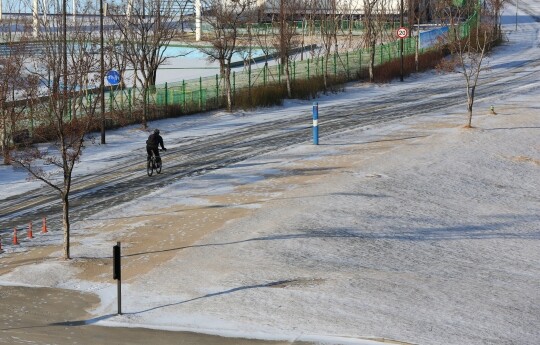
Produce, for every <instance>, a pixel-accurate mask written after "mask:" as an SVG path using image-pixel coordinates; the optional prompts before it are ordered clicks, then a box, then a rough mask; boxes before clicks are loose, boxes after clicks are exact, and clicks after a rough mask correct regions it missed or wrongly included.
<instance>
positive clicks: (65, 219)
mask: <svg viewBox="0 0 540 345" xmlns="http://www.w3.org/2000/svg"><path fill="white" fill-rule="evenodd" d="M62 211H63V212H62V228H63V230H64V259H65V260H69V259H70V258H71V257H70V252H69V232H70V225H69V199H68V193H65V192H64V193H62Z"/></svg>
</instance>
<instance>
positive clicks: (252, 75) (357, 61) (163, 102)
mask: <svg viewBox="0 0 540 345" xmlns="http://www.w3.org/2000/svg"><path fill="white" fill-rule="evenodd" d="M477 20H478V16H477V15H476V14H475V15H473V16H471V17H470V18H469V19H468V20H467V21H466V22H465V23H463V24H462V25H460V27H459V34H460V35H461V36H462V37H465V36H466V35H468V34H469V32H470V28H471V27H474V26H475V25H476V22H477ZM320 24H321V23H320V22H316V23H314V24H313V25H314V26H317V25H319V26H320ZM299 25H300V27H301V22H300V23H299ZM343 25H345V26H346V27H349V26H351V25H352V26H353V27H355V28H357V29H358V28H360V29H361V26H362V25H361V23H360V22H357V21H353V22H350V23H349V22H347V23H345V22H344V23H343ZM390 25H393V24H390ZM259 26H260V27H262V28H268V29H271V27H269V26H268V25H267V24H259ZM414 53H415V38H412V37H409V38H406V39H404V49H403V54H404V55H405V56H407V55H412V54H414ZM369 56H370V51H369V50H367V49H356V50H351V51H347V52H343V53H339V54H338V53H333V54H331V55H329V56H316V57H310V58H306V59H304V60H302V61H293V62H292V63H291V66H290V74H291V78H292V79H293V80H298V79H304V80H309V79H310V78H315V77H320V76H322V75H323V74H325V73H326V75H328V76H332V75H333V76H344V77H345V78H346V79H347V80H351V79H354V78H355V77H356V74H357V72H358V71H361V70H362V69H363V68H366V67H367V66H368V64H369ZM399 58H400V41H399V40H395V41H392V42H388V43H385V44H380V45H378V46H377V47H376V48H375V64H376V65H377V64H384V63H386V62H388V61H392V60H394V59H399ZM230 79H231V88H232V90H231V91H232V93H233V95H234V94H235V93H236V92H238V91H240V90H242V89H247V88H254V87H258V86H264V85H268V84H275V83H283V82H285V76H284V69H283V68H282V66H280V65H279V64H278V65H268V64H264V63H263V67H261V68H256V69H249V68H247V67H246V68H244V69H243V70H241V71H235V72H232V73H231V77H230ZM143 91H144V89H143V88H136V87H133V88H123V89H119V88H108V89H106V90H105V101H106V106H105V111H106V115H105V117H107V118H108V120H109V122H108V123H110V124H112V125H121V124H126V123H136V122H139V121H140V114H141V113H142V109H143V105H144V104H145V102H144V99H143V97H144V94H145V92H143ZM225 94H226V89H225V80H224V78H222V77H221V76H219V75H214V76H210V77H200V78H197V79H189V80H182V81H178V82H173V83H165V84H160V85H156V86H154V87H151V88H149V89H148V91H147V92H146V97H147V99H146V104H147V107H148V108H147V110H148V112H147V113H148V120H151V119H157V118H163V117H170V116H174V115H178V114H182V113H190V112H198V111H205V110H211V109H218V108H221V107H223V106H225V105H226V104H225ZM95 97H98V95H97V94H91V93H89V94H88V95H86V96H84V97H80V98H77V99H72V100H71V101H70V107H69V109H70V110H69V112H68V114H67V116H68V117H69V118H73V117H74V116H81V115H84V114H80V113H78V111H79V110H78V109H80V108H81V107H77V106H76V105H77V104H78V103H80V102H87V103H88V104H90V103H91V102H92V101H93V100H95ZM46 109H47V105H46V104H43V103H41V104H38V105H36V106H34V107H32V108H31V109H30V110H29V113H32V112H33V113H37V112H40V111H47V110H46ZM98 111H99V109H98ZM118 114H121V117H119V115H118ZM98 116H99V115H98ZM30 117H31V116H30ZM31 118H32V117H31ZM22 123H24V125H25V126H28V127H30V128H31V129H32V130H33V128H34V127H37V126H39V125H40V124H39V123H36V121H34V120H28V121H24V122H22Z"/></svg>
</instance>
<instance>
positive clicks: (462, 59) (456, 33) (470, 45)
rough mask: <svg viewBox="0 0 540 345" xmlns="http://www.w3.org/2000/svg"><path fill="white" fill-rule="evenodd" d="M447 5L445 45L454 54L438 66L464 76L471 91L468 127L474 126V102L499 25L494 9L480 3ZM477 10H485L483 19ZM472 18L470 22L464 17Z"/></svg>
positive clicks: (443, 14) (448, 0) (442, 13)
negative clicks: (480, 18)
mask: <svg viewBox="0 0 540 345" xmlns="http://www.w3.org/2000/svg"><path fill="white" fill-rule="evenodd" d="M445 1H446V3H445V4H446V6H443V7H441V8H439V11H438V15H439V16H440V18H441V19H442V20H443V21H444V22H446V23H447V24H448V25H449V30H448V33H447V34H446V35H445V37H444V39H443V41H442V44H444V45H445V46H446V47H447V48H448V49H449V50H450V54H451V55H450V57H449V58H447V59H445V60H443V61H442V62H441V63H440V64H439V65H438V69H439V70H441V71H443V72H457V73H460V74H461V75H462V76H463V77H464V81H465V86H466V92H467V113H468V116H467V124H466V126H467V127H471V126H472V117H473V105H474V99H475V92H476V88H477V86H478V78H479V76H480V74H481V73H482V71H484V70H486V66H485V63H484V61H485V59H486V57H487V55H488V52H489V51H490V50H491V47H492V45H493V43H494V42H495V40H496V39H497V37H498V36H497V31H496V30H497V27H496V26H495V25H493V22H494V16H495V12H493V9H488V8H485V9H478V8H477V7H476V4H472V5H470V6H473V7H469V6H463V7H454V6H452V1H451V0H445ZM476 10H482V11H484V12H483V15H482V18H483V20H482V21H480V20H479V19H478V14H477V12H475V11H476ZM470 14H472V16H471V17H469V20H468V21H467V22H463V21H462V20H463V19H466V18H467V16H468V15H470Z"/></svg>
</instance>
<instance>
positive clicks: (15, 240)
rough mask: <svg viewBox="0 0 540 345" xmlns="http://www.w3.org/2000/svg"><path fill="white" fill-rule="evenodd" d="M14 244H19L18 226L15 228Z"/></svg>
mask: <svg viewBox="0 0 540 345" xmlns="http://www.w3.org/2000/svg"><path fill="white" fill-rule="evenodd" d="M13 244H14V245H15V244H19V240H18V239H17V228H13Z"/></svg>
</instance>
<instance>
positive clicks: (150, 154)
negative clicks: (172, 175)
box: [146, 146, 161, 162]
mask: <svg viewBox="0 0 540 345" xmlns="http://www.w3.org/2000/svg"><path fill="white" fill-rule="evenodd" d="M152 152H153V153H154V156H156V162H159V161H161V157H160V156H159V149H158V148H157V147H149V146H146V153H147V154H148V160H150V157H152Z"/></svg>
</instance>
